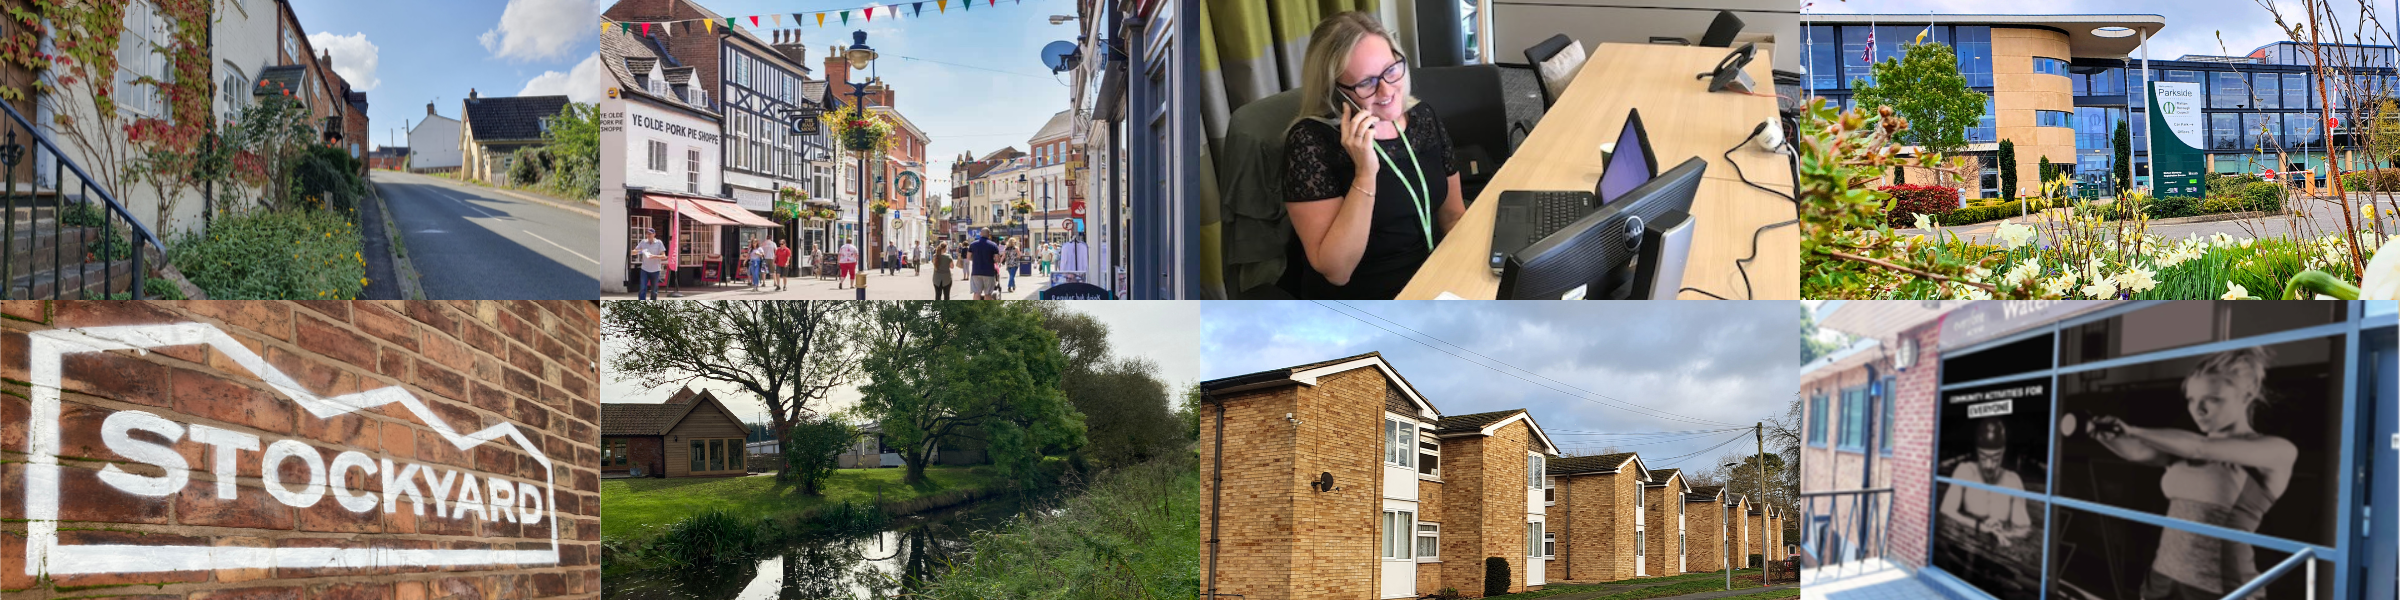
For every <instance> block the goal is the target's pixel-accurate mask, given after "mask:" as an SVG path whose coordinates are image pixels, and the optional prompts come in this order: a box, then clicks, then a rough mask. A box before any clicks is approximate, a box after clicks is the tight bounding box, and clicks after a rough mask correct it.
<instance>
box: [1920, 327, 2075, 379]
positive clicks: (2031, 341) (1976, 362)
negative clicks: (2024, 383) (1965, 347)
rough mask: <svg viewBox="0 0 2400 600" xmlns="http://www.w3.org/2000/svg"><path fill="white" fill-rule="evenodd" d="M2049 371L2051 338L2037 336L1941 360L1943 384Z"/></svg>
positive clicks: (1949, 356) (1945, 357) (1944, 357)
mask: <svg viewBox="0 0 2400 600" xmlns="http://www.w3.org/2000/svg"><path fill="white" fill-rule="evenodd" d="M2048 368H2050V336H2047V335H2037V336H2033V337H2029V338H2025V339H2022V340H2018V341H2015V342H2010V343H2008V344H2006V345H2002V346H1998V347H1994V348H1989V349H1985V350H1977V351H1975V352H1972V353H1968V354H1958V355H1947V356H1943V357H1942V383H1943V384H1945V385H1946V384H1952V383H1958V382H1962V381H1976V380H1981V379H1991V378H1994V377H2005V376H2009V375H2015V374H2018V373H2024V372H2027V371H2038V370H2042V369H2048Z"/></svg>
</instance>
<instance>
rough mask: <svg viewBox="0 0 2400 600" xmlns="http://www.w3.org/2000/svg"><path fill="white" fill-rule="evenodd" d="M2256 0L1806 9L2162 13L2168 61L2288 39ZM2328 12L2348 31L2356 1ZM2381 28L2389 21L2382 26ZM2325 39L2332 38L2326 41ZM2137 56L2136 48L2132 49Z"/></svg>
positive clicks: (1863, 0)
mask: <svg viewBox="0 0 2400 600" xmlns="http://www.w3.org/2000/svg"><path fill="white" fill-rule="evenodd" d="M2261 2H2262V0H2176V1H2174V2H2160V1H2158V0H2047V1H2045V2H2039V3H2031V4H2029V3H2026V2H2024V1H2023V0H1814V1H1813V3H1811V6H1809V8H1808V9H1807V10H1806V11H1805V12H1808V13H1824V14H1831V13H1873V14H1895V13H1896V14H1925V13H1928V12H1931V13H1937V14H2056V15H2091V14H2140V15H2160V16H2163V17H2166V20H2167V25H2166V28H2164V29H2162V30H2160V32H2159V36H2158V37H2157V38H2154V39H2152V40H2151V45H2150V58H2151V59H2152V60H2168V59H2173V58H2175V57H2177V56H2182V55H2185V54H2245V53H2248V52H2249V51H2250V50H2251V49H2254V48H2257V47H2259V46H2264V45H2266V44H2269V43H2272V42H2278V41H2286V40H2289V39H2291V38H2290V36H2288V35H2286V34H2285V33H2284V32H2283V30H2281V29H2278V28H2277V27H2276V26H2275V19H2274V16H2273V13H2270V12H2268V10H2267V9H2266V8H2264V7H2262V6H2261ZM2263 2H2264V3H2265V4H2268V5H2273V6H2274V7H2275V8H2276V12H2280V13H2283V14H2284V15H2285V22H2286V23H2295V24H2305V23H2307V22H2308V15H2307V13H2306V12H2305V11H2304V10H2303V9H2302V8H2301V5H2300V3H2299V2H2296V1H2292V0H2263ZM2331 4H2332V6H2333V8H2332V14H2333V15H2335V16H2337V17H2338V18H2340V19H2341V21H2342V23H2341V24H2340V25H2339V26H2338V27H2337V26H2335V25H2333V24H2326V28H2325V29H2326V31H2327V32H2328V33H2331V32H2333V31H2335V30H2337V29H2338V30H2340V31H2343V32H2345V34H2344V36H2343V37H2344V41H2347V40H2348V37H2349V35H2348V32H2352V31H2353V30H2355V29H2357V25H2358V23H2357V21H2358V15H2359V3H2358V0H2331ZM2368 7H2369V9H2370V10H2376V12H2377V13H2378V14H2379V15H2380V16H2381V20H2382V21H2384V22H2385V23H2392V22H2393V17H2394V16H2395V14H2394V13H2395V11H2396V10H2400V6H2395V5H2394V4H2393V3H2392V2H2391V1H2390V0H2377V1H2374V2H2369V3H2368ZM2373 27H2374V25H2372V24H2370V25H2368V28H2369V30H2370V31H2369V32H2368V33H2367V34H2366V35H2367V36H2369V37H2377V38H2381V41H2379V42H2377V43H2382V44H2390V43H2391V41H2390V40H2391V36H2390V34H2388V33H2382V34H2378V33H2373V32H2372V31H2371V30H2372V29H2373ZM2385 27H2386V28H2387V29H2389V28H2390V26H2389V25H2386V26H2385ZM2220 38H2222V40H2223V42H2222V43H2221V44H2220V43H2219V39H2220ZM2326 41H2328V42H2331V41H2333V40H2326ZM2134 56H2135V57H2140V56H2141V54H2140V52H2139V51H2136V52H2135V53H2134Z"/></svg>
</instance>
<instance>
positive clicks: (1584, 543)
mask: <svg viewBox="0 0 2400 600" xmlns="http://www.w3.org/2000/svg"><path fill="white" fill-rule="evenodd" d="M1558 485H1559V487H1560V488H1562V489H1567V490H1569V491H1568V494H1567V497H1566V498H1565V499H1564V501H1563V502H1562V503H1561V504H1563V505H1565V510H1566V511H1567V512H1568V513H1569V515H1570V517H1569V518H1570V519H1572V524H1571V525H1570V527H1569V529H1567V531H1566V534H1567V535H1566V536H1564V537H1567V538H1569V539H1568V544H1567V555H1568V556H1567V558H1566V561H1565V562H1566V569H1565V571H1566V573H1565V575H1564V576H1561V577H1558V578H1560V579H1570V580H1574V581H1616V580H1619V579H1626V578H1630V577H1633V575H1634V570H1633V494H1634V493H1635V490H1637V489H1638V488H1639V486H1640V485H1641V484H1640V482H1637V481H1635V480H1634V474H1633V473H1614V474H1593V475H1573V476H1567V477H1560V478H1559V484H1558ZM1556 510H1557V509H1556V508H1554V509H1553V512H1555V511H1556Z"/></svg>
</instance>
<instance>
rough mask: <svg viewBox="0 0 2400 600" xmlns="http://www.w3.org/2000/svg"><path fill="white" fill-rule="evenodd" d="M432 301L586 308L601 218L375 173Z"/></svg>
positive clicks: (594, 283)
mask: <svg viewBox="0 0 2400 600" xmlns="http://www.w3.org/2000/svg"><path fill="white" fill-rule="evenodd" d="M372 179H373V180H374V182H375V186H376V189H378V190H380V191H382V192H383V198H384V208H385V209H387V210H390V211H391V212H392V220H393V221H394V222H395V223H397V224H399V226H400V237H401V240H400V243H401V244H402V245H404V246H405V247H406V248H407V249H408V258H409V260H410V262H412V263H414V264H415V265H416V268H417V272H418V273H419V274H420V277H419V278H420V279H421V280H422V281H423V282H424V284H425V296H426V298H427V299H429V300H457V299H491V300H501V299H507V300H548V299H559V300H589V299H591V298H593V297H594V296H597V295H598V294H599V292H600V281H599V280H598V279H595V278H593V275H592V273H593V272H595V271H598V270H599V265H600V263H599V261H598V260H597V259H595V257H594V256H593V254H594V247H595V246H596V244H595V243H594V240H595V237H594V236H595V235H597V232H598V231H599V227H600V223H599V221H600V220H599V218H598V217H597V216H595V213H592V212H590V211H588V210H578V209H570V208H563V207H561V206H559V205H555V204H550V203H544V202H535V201H531V200H528V199H526V198H523V197H520V196H516V195H513V194H506V193H501V192H497V191H493V190H490V189H487V188H481V187H476V186H471V185H465V184H461V183H457V182H453V181H450V180H447V179H441V178H437V177H427V176H423V175H415V174H410V173H401V172H397V171H375V172H374V174H373V177H372Z"/></svg>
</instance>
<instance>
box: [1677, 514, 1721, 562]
mask: <svg viewBox="0 0 2400 600" xmlns="http://www.w3.org/2000/svg"><path fill="white" fill-rule="evenodd" d="M1683 508H1684V510H1686V511H1688V512H1687V513H1686V514H1688V515H1689V519H1690V520H1689V521H1687V522H1685V523H1684V526H1685V528H1686V530H1687V531H1689V532H1691V535H1692V550H1691V558H1690V563H1689V564H1690V565H1691V568H1690V570H1691V571H1715V570H1717V569H1720V568H1723V567H1724V566H1725V563H1724V562H1723V559H1722V558H1720V557H1719V554H1718V552H1719V551H1720V550H1722V549H1723V548H1724V545H1725V542H1724V539H1723V538H1724V535H1725V529H1724V527H1722V526H1721V525H1720V523H1722V522H1723V521H1724V520H1725V514H1724V513H1725V504H1724V503H1722V502H1718V501H1715V500H1702V501H1699V502H1685V503H1684V504H1683Z"/></svg>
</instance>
